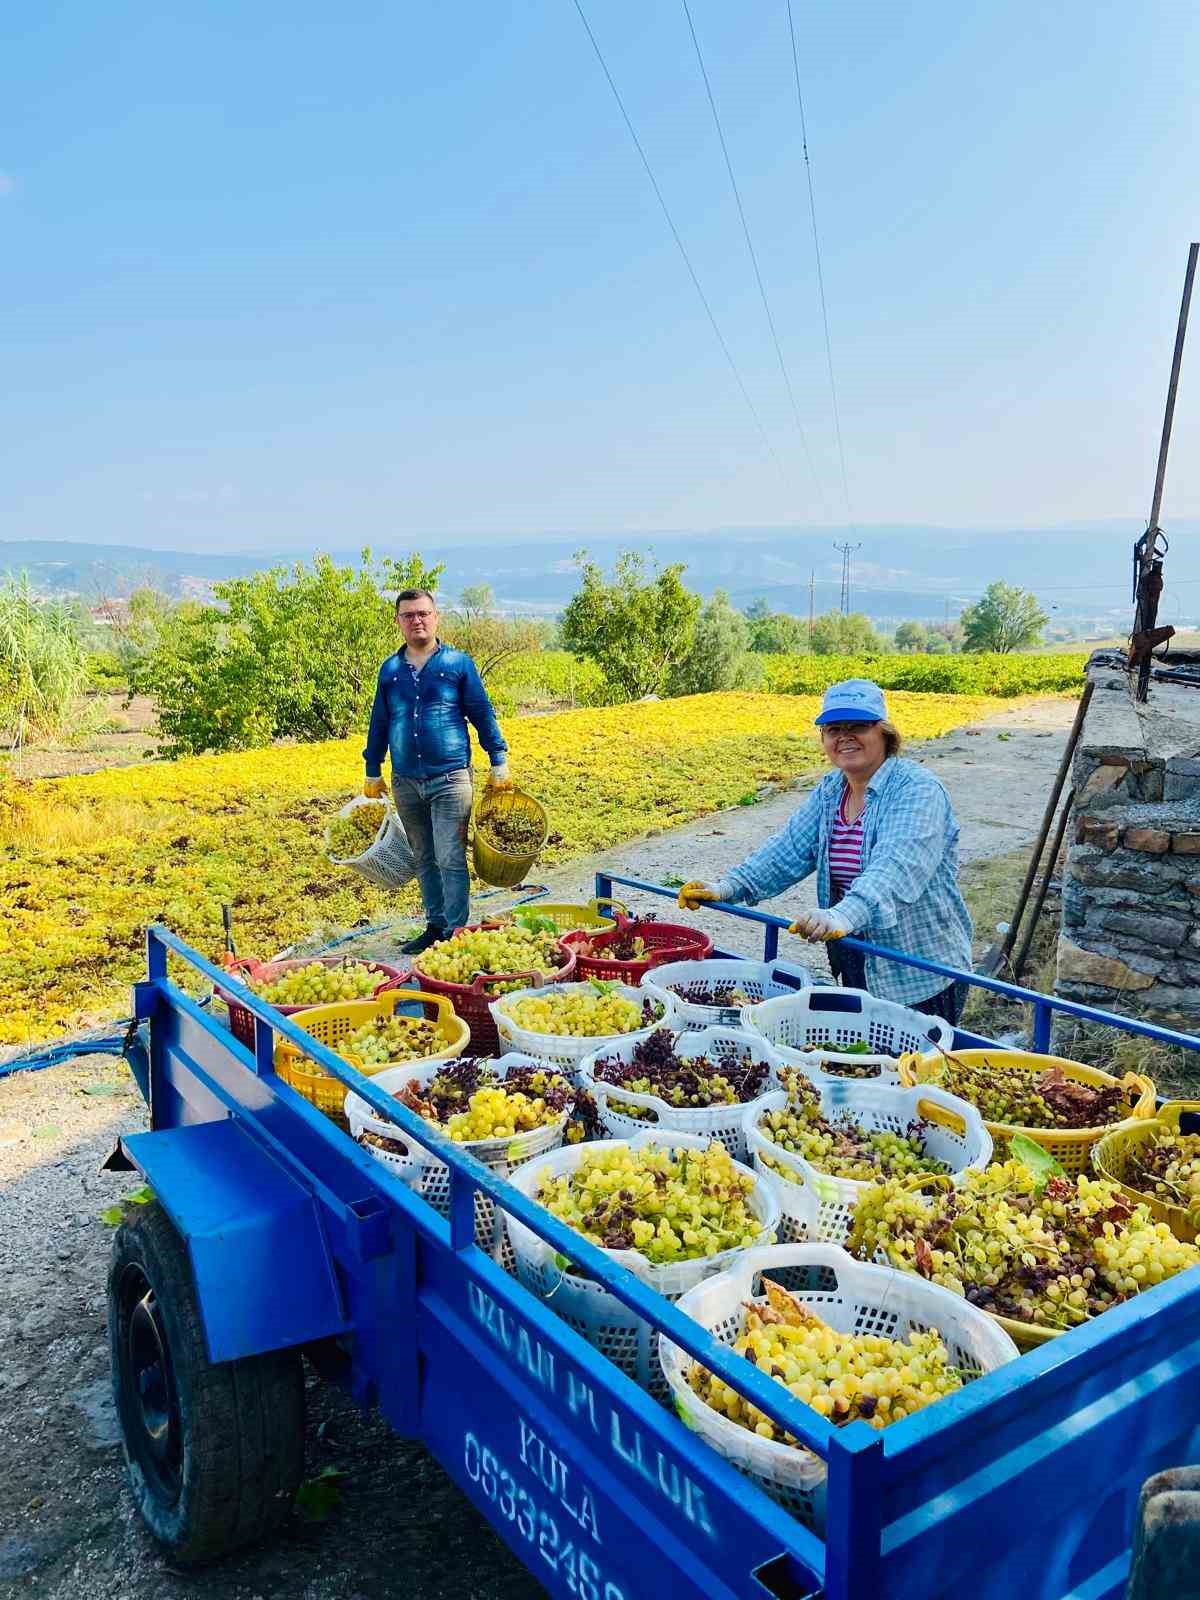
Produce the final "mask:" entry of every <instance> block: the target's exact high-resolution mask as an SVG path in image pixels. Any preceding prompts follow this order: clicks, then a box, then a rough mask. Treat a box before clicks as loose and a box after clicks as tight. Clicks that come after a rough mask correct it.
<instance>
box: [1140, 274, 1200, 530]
mask: <svg viewBox="0 0 1200 1600" xmlns="http://www.w3.org/2000/svg"><path fill="white" fill-rule="evenodd" d="M1198 254H1200V243H1195V244H1192V245H1191V246H1190V247H1189V249H1188V262H1187V271H1186V273H1185V274H1184V278H1183V300H1182V301H1181V303H1180V306H1179V326H1178V327H1177V328H1176V330H1175V354H1174V355H1173V356H1172V357H1171V381H1170V383H1169V384H1168V385H1167V410H1166V415H1165V416H1164V417H1163V431H1162V442H1161V443H1160V445H1159V447H1158V472H1157V473H1156V474H1155V478H1154V500H1153V502H1152V504H1151V506H1150V527H1151V528H1157V527H1158V514H1159V512H1160V511H1161V510H1162V497H1163V481H1164V479H1165V478H1166V475H1167V451H1168V449H1169V448H1170V445H1171V424H1172V423H1173V422H1174V420H1175V396H1176V395H1177V394H1178V392H1179V368H1180V366H1181V364H1182V362H1183V341H1184V337H1185V336H1186V334H1187V325H1188V309H1189V307H1190V306H1191V303H1192V284H1193V283H1194V282H1195V279H1196V257H1197V255H1198Z"/></svg>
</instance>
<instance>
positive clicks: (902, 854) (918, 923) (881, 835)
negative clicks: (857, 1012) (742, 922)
mask: <svg viewBox="0 0 1200 1600" xmlns="http://www.w3.org/2000/svg"><path fill="white" fill-rule="evenodd" d="M844 784H845V779H844V778H843V776H842V774H841V773H840V772H830V773H827V774H826V775H825V777H824V778H822V779H821V781H820V783H819V784H818V785H817V787H816V788H815V789H814V790H813V792H812V794H811V795H809V797H808V799H807V801H806V802H805V803H804V805H802V806H801V807H800V809H799V811H797V812H795V813H794V814H793V815H792V816H791V817H790V818H789V819H788V821H787V822H786V823H785V825H784V826H783V827H782V828H781V829H780V831H779V832H778V833H777V834H775V835H774V837H773V838H771V839H768V840H767V842H766V844H764V845H763V846H762V847H761V848H760V849H758V850H756V851H755V852H754V854H753V855H752V856H750V857H748V858H747V859H746V860H745V861H743V862H742V864H741V866H739V867H734V868H733V870H732V871H731V872H729V873H728V874H727V875H726V876H725V877H724V878H722V879H721V882H720V885H719V888H720V891H721V898H722V900H729V901H732V902H734V903H735V904H736V903H738V902H745V903H747V904H750V905H754V904H755V903H757V902H758V901H759V900H769V899H771V898H772V896H774V895H777V894H782V892H783V891H784V890H785V889H790V888H791V887H792V885H793V884H796V883H799V882H800V881H801V879H803V878H807V877H808V876H809V874H810V873H812V872H815V873H816V875H817V904H818V905H820V906H822V907H827V906H829V905H831V904H832V900H833V896H832V892H831V885H830V879H829V844H830V840H831V837H832V834H833V823H834V818H835V816H836V815H837V808H838V803H839V801H840V800H841V796H842V789H843V786H844ZM867 791H868V795H869V798H870V804H869V805H868V806H867V807H866V810H865V811H864V813H863V848H862V872H861V873H860V874H859V876H858V877H857V878H856V879H855V880H854V882H853V884H852V885H851V886H850V888H849V890H848V891H847V893H846V895H845V896H844V898H843V899H842V900H840V901H839V902H838V914H839V916H841V917H843V918H844V919H845V920H846V922H847V923H848V925H849V929H850V932H851V933H852V934H855V933H857V934H861V935H862V937H863V938H864V939H868V940H870V941H871V942H873V943H877V944H882V945H889V946H890V947H891V948H892V949H894V950H902V951H904V953H905V954H906V955H914V956H924V957H926V958H927V959H928V960H930V961H940V962H943V963H944V964H945V965H946V966H948V967H958V968H959V969H960V970H962V969H966V970H967V971H970V968H971V917H970V914H969V912H968V911H967V908H966V906H965V905H964V904H963V898H962V895H961V894H959V892H958V883H957V881H956V880H957V874H958V823H957V822H956V821H955V819H954V812H953V810H952V808H951V805H950V797H949V796H948V795H947V793H946V791H945V789H944V788H943V787H942V784H941V783H940V781H939V780H938V779H937V778H935V777H934V776H933V774H932V773H929V772H926V770H925V769H924V767H920V766H918V765H917V763H916V762H915V761H905V760H903V759H901V758H899V757H892V758H890V759H889V760H887V761H885V762H884V763H883V765H882V766H881V767H880V769H879V771H878V772H877V773H876V774H875V776H874V777H873V778H872V779H871V781H870V782H869V783H868V785H867ZM866 968H867V987H868V989H869V990H870V992H871V993H872V994H874V995H876V996H878V998H879V999H880V1000H895V1001H898V1002H899V1003H900V1004H902V1005H912V1004H913V1003H914V1002H915V1001H918V1000H928V999H929V997H930V996H931V995H934V994H937V993H939V992H940V991H941V990H942V989H944V988H945V987H946V980H945V979H944V978H941V977H939V976H938V974H937V973H932V972H920V971H918V969H917V968H916V967H902V966H900V965H899V964H898V963H896V962H894V961H880V960H878V959H877V958H876V957H874V956H867V958H866Z"/></svg>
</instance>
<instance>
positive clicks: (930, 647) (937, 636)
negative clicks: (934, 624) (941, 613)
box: [925, 630, 950, 656]
mask: <svg viewBox="0 0 1200 1600" xmlns="http://www.w3.org/2000/svg"><path fill="white" fill-rule="evenodd" d="M925 654H926V655H929V656H947V655H949V654H950V641H949V639H947V638H946V635H945V634H944V633H938V632H937V631H936V630H934V631H933V632H931V633H930V635H929V637H928V639H926V641H925Z"/></svg>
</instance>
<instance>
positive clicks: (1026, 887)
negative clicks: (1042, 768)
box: [1000, 680, 1096, 957]
mask: <svg viewBox="0 0 1200 1600" xmlns="http://www.w3.org/2000/svg"><path fill="white" fill-rule="evenodd" d="M1095 687H1096V686H1095V684H1094V683H1092V682H1091V681H1090V680H1089V681H1088V682H1087V683H1085V684H1084V686H1083V694H1082V695H1081V696H1080V698H1079V705H1078V707H1077V708H1076V711H1075V721H1074V722H1073V723H1072V724H1071V731H1070V733H1069V734H1068V735H1067V747H1066V749H1065V750H1064V751H1063V756H1062V760H1061V761H1060V762H1059V764H1058V774H1057V776H1056V777H1055V779H1054V787H1053V789H1052V790H1051V791H1050V799H1049V800H1048V801H1047V802H1046V811H1045V815H1044V816H1043V817H1042V826H1041V828H1040V829H1039V831H1038V836H1037V843H1036V844H1035V845H1034V847H1033V854H1032V855H1031V856H1030V858H1029V870H1028V871H1027V872H1026V874H1025V882H1024V883H1023V884H1022V885H1021V893H1020V895H1019V896H1018V898H1017V906H1016V910H1015V911H1014V912H1013V919H1012V921H1011V922H1010V923H1009V927H1008V932H1007V933H1006V934H1005V935H1004V943H1003V944H1002V945H1001V947H1000V948H1001V952H1002V954H1003V956H1005V957H1007V956H1009V955H1011V954H1012V948H1013V945H1015V944H1016V942H1017V934H1018V933H1019V932H1020V931H1021V918H1022V917H1023V916H1024V914H1025V907H1026V905H1027V904H1028V901H1029V891H1030V889H1032V888H1033V880H1034V879H1035V878H1036V877H1037V869H1038V863H1039V862H1040V861H1041V859H1042V851H1043V850H1044V849H1045V846H1046V838H1047V835H1048V834H1049V832H1050V824H1051V823H1052V822H1053V821H1054V813H1055V812H1056V811H1057V810H1058V801H1059V796H1060V795H1061V794H1062V791H1063V784H1064V783H1065V782H1066V781H1067V773H1068V771H1069V770H1070V766H1071V761H1072V759H1073V758H1074V755H1075V746H1076V745H1077V744H1078V743H1079V735H1080V734H1081V733H1082V732H1083V719H1084V718H1085V717H1086V716H1087V709H1088V706H1090V705H1091V703H1092V691H1093V690H1094V689H1095Z"/></svg>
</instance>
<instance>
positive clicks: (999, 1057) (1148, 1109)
mask: <svg viewBox="0 0 1200 1600" xmlns="http://www.w3.org/2000/svg"><path fill="white" fill-rule="evenodd" d="M953 1059H954V1060H955V1061H961V1062H962V1063H963V1065H964V1066H968V1067H989V1066H994V1067H1015V1068H1017V1069H1018V1070H1019V1071H1023V1072H1045V1071H1047V1070H1048V1069H1049V1068H1051V1067H1061V1069H1062V1072H1063V1075H1064V1076H1065V1077H1067V1078H1073V1079H1074V1080H1075V1081H1076V1082H1077V1083H1086V1084H1090V1085H1091V1086H1092V1087H1093V1088H1096V1089H1098V1088H1103V1087H1109V1086H1111V1085H1114V1084H1115V1085H1117V1087H1119V1088H1121V1089H1123V1090H1124V1093H1125V1099H1126V1103H1127V1104H1128V1106H1129V1116H1128V1117H1127V1118H1126V1119H1124V1120H1123V1121H1121V1122H1109V1123H1106V1124H1105V1125H1104V1126H1103V1127H1100V1128H1020V1127H1017V1126H1016V1125H1015V1124H1011V1123H1007V1122H985V1123H984V1127H985V1128H986V1129H987V1131H988V1132H989V1133H990V1134H991V1136H992V1138H993V1139H994V1140H995V1141H996V1142H997V1143H999V1142H1000V1141H1001V1140H1002V1139H1004V1140H1007V1139H1011V1138H1013V1137H1014V1136H1015V1135H1016V1134H1022V1135H1023V1136H1024V1137H1025V1138H1026V1139H1031V1140H1032V1141H1033V1143H1034V1144H1039V1145H1041V1147H1042V1149H1043V1150H1048V1151H1049V1153H1050V1154H1051V1155H1052V1156H1053V1157H1054V1159H1055V1160H1056V1161H1057V1162H1059V1163H1060V1165H1061V1166H1062V1168H1063V1170H1064V1171H1065V1172H1066V1173H1067V1174H1068V1176H1070V1177H1072V1178H1077V1177H1078V1176H1079V1174H1080V1173H1081V1172H1087V1171H1089V1170H1090V1168H1091V1162H1092V1151H1093V1149H1094V1148H1095V1146H1096V1145H1097V1144H1099V1142H1100V1140H1101V1139H1103V1138H1104V1136H1105V1134H1107V1133H1111V1132H1113V1131H1114V1130H1115V1129H1117V1128H1124V1127H1127V1126H1128V1125H1129V1122H1130V1121H1142V1120H1143V1119H1145V1118H1146V1117H1152V1116H1153V1115H1154V1107H1155V1098H1156V1097H1155V1092H1154V1085H1153V1084H1152V1083H1151V1082H1150V1079H1149V1078H1144V1077H1142V1075H1141V1074H1140V1073H1137V1072H1127V1073H1126V1074H1125V1076H1124V1078H1114V1077H1112V1076H1111V1074H1109V1073H1107V1072H1101V1071H1100V1069H1099V1068H1098V1067H1088V1066H1085V1065H1084V1064H1083V1062H1082V1061H1068V1060H1066V1059H1065V1058H1063V1057H1061V1056H1039V1055H1033V1054H1031V1053H1030V1052H1029V1051H1027V1050H955V1051H954V1052H953ZM942 1061H943V1057H942V1056H941V1055H940V1054H939V1053H938V1052H937V1051H930V1052H928V1053H926V1054H924V1055H923V1056H922V1062H923V1063H927V1064H930V1065H933V1066H937V1065H938V1064H939V1063H941V1062H942ZM916 1067H917V1063H916V1062H915V1061H913V1060H908V1059H906V1060H903V1061H901V1062H900V1081H901V1083H904V1084H910V1083H915V1082H916V1081H917V1080H916Z"/></svg>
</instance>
